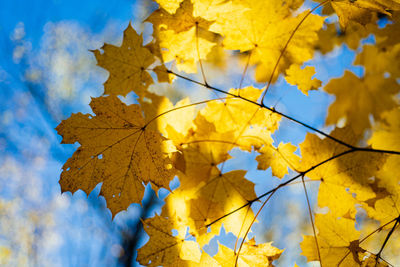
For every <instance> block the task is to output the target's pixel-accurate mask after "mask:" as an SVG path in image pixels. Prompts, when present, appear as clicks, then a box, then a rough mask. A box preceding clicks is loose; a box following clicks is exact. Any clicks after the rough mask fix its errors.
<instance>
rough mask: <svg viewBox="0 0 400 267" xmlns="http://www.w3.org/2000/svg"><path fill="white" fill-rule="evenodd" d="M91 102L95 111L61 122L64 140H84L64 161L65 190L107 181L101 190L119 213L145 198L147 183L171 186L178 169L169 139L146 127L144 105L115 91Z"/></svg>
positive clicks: (88, 188) (60, 126)
mask: <svg viewBox="0 0 400 267" xmlns="http://www.w3.org/2000/svg"><path fill="white" fill-rule="evenodd" d="M90 106H91V108H92V110H93V112H94V113H95V116H91V115H89V114H87V115H84V114H82V113H77V114H72V116H71V117H70V118H69V119H67V120H64V121H63V122H61V124H60V125H58V126H57V128H56V129H57V131H58V133H59V134H60V135H62V136H63V140H62V143H66V144H73V143H75V142H79V144H80V145H81V146H80V147H79V148H78V149H77V151H76V152H75V153H74V154H73V155H72V157H71V158H70V159H69V160H68V161H67V162H66V163H65V164H64V166H63V172H62V174H61V179H60V185H61V190H62V191H63V192H65V191H71V192H75V191H76V190H78V189H82V190H83V191H85V192H86V193H87V194H89V193H90V192H91V191H92V190H93V189H94V187H95V186H96V185H97V184H99V183H101V182H103V185H102V187H101V192H100V194H101V195H103V196H104V198H105V199H106V201H107V206H108V207H109V209H110V210H111V213H112V215H113V216H115V214H117V213H118V212H119V211H121V210H124V209H127V208H128V206H129V205H130V204H131V203H140V202H141V200H142V197H143V193H144V185H143V183H148V182H151V183H152V184H153V185H154V186H155V188H156V189H158V188H160V187H164V188H169V182H170V180H171V179H172V178H173V176H174V170H173V169H172V165H171V162H170V160H169V158H168V156H167V155H166V154H165V152H168V151H165V150H164V148H165V147H164V144H163V143H164V140H163V138H162V136H161V135H160V134H159V133H158V132H155V131H153V130H149V129H146V127H145V122H144V119H143V117H142V114H141V110H140V108H139V106H138V105H129V106H126V105H125V104H124V103H122V102H121V101H120V100H119V99H118V98H117V97H116V96H108V97H99V98H93V99H92V102H91V103H90Z"/></svg>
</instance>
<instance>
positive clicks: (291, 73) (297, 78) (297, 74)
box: [285, 64, 321, 95]
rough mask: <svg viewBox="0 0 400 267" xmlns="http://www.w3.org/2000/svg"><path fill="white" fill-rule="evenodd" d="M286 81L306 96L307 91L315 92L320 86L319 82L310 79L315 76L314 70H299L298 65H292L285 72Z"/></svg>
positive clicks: (307, 68) (309, 68) (307, 67)
mask: <svg viewBox="0 0 400 267" xmlns="http://www.w3.org/2000/svg"><path fill="white" fill-rule="evenodd" d="M286 74H287V75H286V77H285V78H286V81H287V82H288V83H289V84H292V85H297V86H298V88H299V89H300V91H301V92H302V93H303V94H305V95H308V91H309V90H317V89H318V88H319V87H320V86H321V81H320V80H318V79H316V78H314V79H311V78H312V76H313V75H314V74H315V68H314V67H310V66H306V67H305V68H303V69H301V68H300V65H297V64H293V65H291V66H290V68H289V69H288V70H286Z"/></svg>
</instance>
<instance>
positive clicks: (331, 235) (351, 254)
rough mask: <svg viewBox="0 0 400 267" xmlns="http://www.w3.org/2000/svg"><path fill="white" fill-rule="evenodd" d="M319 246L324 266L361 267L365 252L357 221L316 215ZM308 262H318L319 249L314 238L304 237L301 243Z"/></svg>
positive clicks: (328, 215) (329, 215)
mask: <svg viewBox="0 0 400 267" xmlns="http://www.w3.org/2000/svg"><path fill="white" fill-rule="evenodd" d="M315 226H316V228H318V235H317V239H318V245H319V252H320V256H321V261H322V262H321V265H323V266H337V265H338V264H340V266H360V265H361V262H362V259H363V257H364V252H365V250H364V249H362V248H361V247H360V246H359V236H360V233H359V231H357V230H356V229H355V221H354V220H351V219H346V218H340V219H337V218H336V217H335V216H333V215H332V214H331V213H328V214H316V215H315ZM300 246H301V250H302V253H301V255H304V256H306V257H307V261H318V260H319V256H318V249H317V247H316V242H315V238H314V236H304V237H303V241H302V242H301V243H300Z"/></svg>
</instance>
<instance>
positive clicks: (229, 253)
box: [214, 238, 283, 267]
mask: <svg viewBox="0 0 400 267" xmlns="http://www.w3.org/2000/svg"><path fill="white" fill-rule="evenodd" d="M271 244H272V242H270V243H263V244H258V245H256V241H255V240H254V238H252V239H250V240H249V241H247V242H245V243H244V244H243V248H242V250H241V252H240V255H239V259H238V266H241V267H245V266H248V267H250V266H273V265H272V262H273V261H274V260H276V259H279V257H280V256H281V254H282V252H283V250H281V249H278V248H276V247H273V246H272V245H271ZM214 258H215V259H216V260H217V261H218V262H219V263H220V264H221V266H222V267H230V266H233V265H234V264H235V261H236V253H234V251H233V250H231V249H230V248H228V247H226V246H224V245H221V244H219V249H218V253H217V255H215V256H214Z"/></svg>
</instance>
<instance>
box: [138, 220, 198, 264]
mask: <svg viewBox="0 0 400 267" xmlns="http://www.w3.org/2000/svg"><path fill="white" fill-rule="evenodd" d="M143 225H144V229H145V231H146V233H147V234H148V235H149V236H151V239H150V241H149V242H147V243H146V244H145V245H144V246H143V247H142V248H140V249H138V256H137V260H138V261H139V262H140V263H141V264H143V265H146V266H160V265H162V266H185V264H186V261H192V262H195V263H196V262H197V263H198V262H200V258H201V251H200V248H199V245H198V244H196V242H194V241H188V240H185V239H184V238H182V236H181V235H177V236H174V235H173V234H172V230H173V228H172V227H171V221H170V220H168V218H163V217H161V216H156V217H154V218H150V219H146V220H145V221H143Z"/></svg>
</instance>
